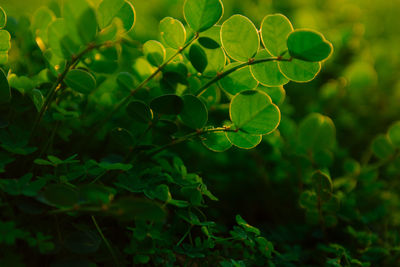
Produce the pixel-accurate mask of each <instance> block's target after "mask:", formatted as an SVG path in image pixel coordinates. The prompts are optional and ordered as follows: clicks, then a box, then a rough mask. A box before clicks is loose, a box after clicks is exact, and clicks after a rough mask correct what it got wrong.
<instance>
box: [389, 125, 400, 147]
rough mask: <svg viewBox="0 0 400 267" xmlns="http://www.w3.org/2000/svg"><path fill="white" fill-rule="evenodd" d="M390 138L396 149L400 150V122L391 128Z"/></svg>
mask: <svg viewBox="0 0 400 267" xmlns="http://www.w3.org/2000/svg"><path fill="white" fill-rule="evenodd" d="M388 136H389V139H390V141H391V142H392V144H393V145H394V146H395V147H396V148H400V121H397V122H395V123H393V124H392V126H390V128H389V131H388Z"/></svg>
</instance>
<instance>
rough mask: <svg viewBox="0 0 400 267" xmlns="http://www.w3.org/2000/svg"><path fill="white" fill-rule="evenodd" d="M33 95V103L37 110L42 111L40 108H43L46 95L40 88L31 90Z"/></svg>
mask: <svg viewBox="0 0 400 267" xmlns="http://www.w3.org/2000/svg"><path fill="white" fill-rule="evenodd" d="M31 97H32V101H33V104H34V105H35V107H36V110H37V111H40V109H41V108H42V106H43V104H44V96H43V94H42V92H41V91H40V90H38V89H33V90H32V92H31Z"/></svg>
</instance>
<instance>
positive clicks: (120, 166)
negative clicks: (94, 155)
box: [99, 161, 132, 171]
mask: <svg viewBox="0 0 400 267" xmlns="http://www.w3.org/2000/svg"><path fill="white" fill-rule="evenodd" d="M99 167H100V168H102V169H105V170H107V171H129V170H130V169H132V164H124V163H110V162H106V161H103V162H100V163H99Z"/></svg>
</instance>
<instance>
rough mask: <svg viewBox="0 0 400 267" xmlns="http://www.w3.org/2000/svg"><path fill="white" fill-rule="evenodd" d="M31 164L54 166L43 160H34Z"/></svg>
mask: <svg viewBox="0 0 400 267" xmlns="http://www.w3.org/2000/svg"><path fill="white" fill-rule="evenodd" d="M33 163H35V164H37V165H45V166H46V165H48V166H54V164H53V163H52V162H50V161H48V160H45V159H35V160H34V161H33Z"/></svg>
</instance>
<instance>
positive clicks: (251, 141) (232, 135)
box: [225, 131, 262, 149]
mask: <svg viewBox="0 0 400 267" xmlns="http://www.w3.org/2000/svg"><path fill="white" fill-rule="evenodd" d="M225 134H226V137H227V138H228V140H229V141H230V142H231V143H232V144H233V145H234V146H236V147H238V148H242V149H252V148H255V147H256V146H258V144H260V143H261V140H262V136H261V135H252V134H247V133H244V132H241V131H237V132H232V131H229V132H226V133H225Z"/></svg>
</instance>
